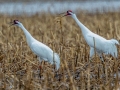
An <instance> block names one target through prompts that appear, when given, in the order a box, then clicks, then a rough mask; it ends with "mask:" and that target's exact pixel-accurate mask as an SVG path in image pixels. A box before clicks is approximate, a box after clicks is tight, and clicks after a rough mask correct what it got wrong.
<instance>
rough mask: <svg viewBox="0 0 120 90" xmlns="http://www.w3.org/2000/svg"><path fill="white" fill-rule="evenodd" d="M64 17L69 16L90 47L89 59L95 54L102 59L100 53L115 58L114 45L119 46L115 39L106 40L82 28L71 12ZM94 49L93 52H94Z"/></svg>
mask: <svg viewBox="0 0 120 90" xmlns="http://www.w3.org/2000/svg"><path fill="white" fill-rule="evenodd" d="M64 16H71V17H72V18H73V19H74V20H75V21H76V23H77V24H78V26H79V27H80V29H81V31H82V34H83V37H84V39H85V41H86V42H87V44H88V45H89V46H90V59H91V58H92V56H93V55H94V54H95V52H94V51H95V50H96V53H97V54H98V55H99V57H100V58H101V59H102V60H103V58H102V53H104V54H106V55H107V54H110V55H112V56H113V57H115V58H117V57H118V55H117V47H116V44H117V45H119V42H118V41H117V40H115V39H110V40H107V39H105V38H103V37H101V36H99V35H97V34H95V33H93V32H91V31H90V30H89V29H88V28H87V27H86V26H84V25H83V24H82V23H81V22H80V21H79V20H78V18H77V17H76V14H74V13H73V12H72V11H71V10H68V11H67V12H66V14H65V15H64ZM94 49H95V50H94Z"/></svg>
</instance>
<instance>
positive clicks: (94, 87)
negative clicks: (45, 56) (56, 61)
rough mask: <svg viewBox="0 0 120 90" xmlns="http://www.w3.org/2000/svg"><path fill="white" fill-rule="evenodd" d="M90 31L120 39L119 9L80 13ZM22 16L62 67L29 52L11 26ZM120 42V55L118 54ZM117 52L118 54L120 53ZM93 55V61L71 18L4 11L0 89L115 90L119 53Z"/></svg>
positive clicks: (19, 32)
mask: <svg viewBox="0 0 120 90" xmlns="http://www.w3.org/2000/svg"><path fill="white" fill-rule="evenodd" d="M77 16H78V18H79V20H80V21H81V22H82V23H83V24H84V25H86V26H87V27H88V28H89V29H90V30H92V31H93V32H95V33H98V34H99V35H101V36H103V37H105V38H107V39H111V38H115V39H117V40H120V31H119V28H120V19H119V17H120V13H104V14H99V13H98V14H86V13H79V14H77ZM14 19H18V20H19V21H21V22H22V23H23V25H24V26H25V27H26V29H27V30H28V31H29V32H30V33H31V34H32V36H33V37H35V38H36V39H37V40H39V41H41V42H43V43H45V44H46V45H48V46H49V47H51V48H52V49H53V50H54V51H55V52H57V53H59V55H60V58H61V67H60V69H59V71H58V73H56V72H54V66H52V65H50V64H49V63H47V62H43V63H42V70H40V68H39V65H40V63H39V61H38V60H37V58H36V56H35V55H34V54H33V53H32V52H31V50H30V48H29V47H28V45H27V43H26V39H25V35H24V34H23V32H22V30H21V29H20V28H18V27H16V26H12V27H9V25H8V24H7V23H8V22H10V21H11V20H14ZM119 49H120V48H119V46H118V53H120V50H119ZM118 55H119V54H118ZM104 59H105V62H103V63H102V62H101V60H99V58H98V57H97V56H96V57H93V60H92V62H90V63H89V46H88V45H87V44H86V42H85V40H84V38H83V36H82V34H81V31H80V29H79V27H78V26H77V24H76V22H75V21H74V20H73V19H72V18H71V17H66V18H62V19H61V20H60V19H59V18H57V17H56V16H54V15H52V14H40V15H34V16H30V17H28V16H26V15H23V16H7V15H6V16H5V15H0V87H1V90H117V88H120V86H119V81H120V72H119V71H120V60H119V59H120V55H119V58H118V59H115V58H112V57H111V56H105V57H104Z"/></svg>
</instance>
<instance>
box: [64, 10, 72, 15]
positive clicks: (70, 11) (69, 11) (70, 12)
mask: <svg viewBox="0 0 120 90" xmlns="http://www.w3.org/2000/svg"><path fill="white" fill-rule="evenodd" d="M72 14H73V12H72V10H68V11H67V12H66V14H65V15H64V16H68V15H72Z"/></svg>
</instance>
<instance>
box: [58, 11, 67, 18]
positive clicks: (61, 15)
mask: <svg viewBox="0 0 120 90" xmlns="http://www.w3.org/2000/svg"><path fill="white" fill-rule="evenodd" d="M58 15H60V17H64V16H67V14H66V12H63V13H60V14H58Z"/></svg>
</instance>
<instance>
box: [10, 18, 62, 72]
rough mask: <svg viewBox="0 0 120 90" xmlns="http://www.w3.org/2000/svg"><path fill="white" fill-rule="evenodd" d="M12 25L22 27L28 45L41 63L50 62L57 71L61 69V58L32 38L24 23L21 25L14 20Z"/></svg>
mask: <svg viewBox="0 0 120 90" xmlns="http://www.w3.org/2000/svg"><path fill="white" fill-rule="evenodd" d="M12 25H16V26H18V27H20V28H21V29H22V30H23V32H24V34H25V36H26V39H27V44H28V46H29V47H30V49H31V50H32V51H33V52H34V53H35V54H36V55H37V56H38V59H39V60H40V62H41V61H42V60H45V61H48V62H49V63H50V64H54V63H55V65H56V70H58V69H59V67H60V58H59V55H58V54H57V53H54V52H53V50H52V49H50V48H49V47H48V46H46V45H45V44H43V43H41V42H39V41H37V40H36V39H35V38H33V37H32V36H31V34H30V33H29V32H28V31H27V30H26V29H25V27H24V26H23V24H22V23H20V22H19V21H18V20H14V21H13V22H12Z"/></svg>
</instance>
